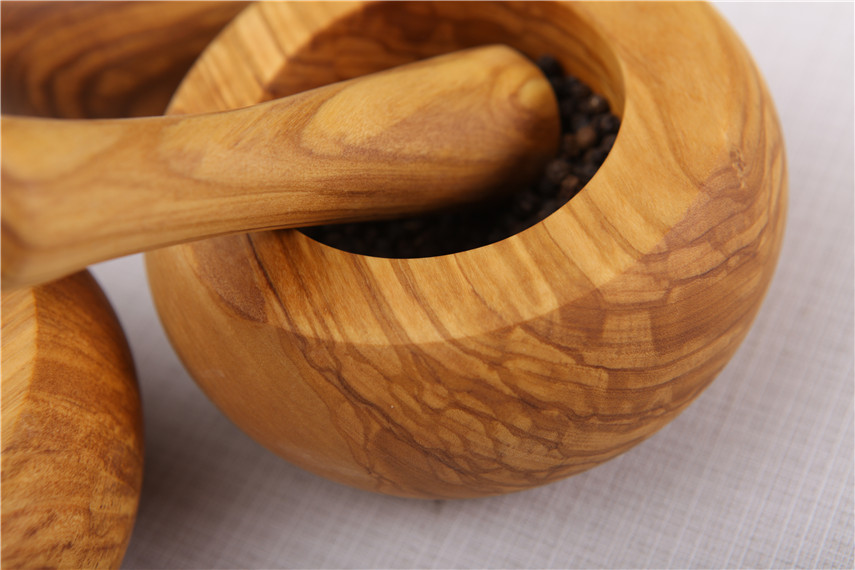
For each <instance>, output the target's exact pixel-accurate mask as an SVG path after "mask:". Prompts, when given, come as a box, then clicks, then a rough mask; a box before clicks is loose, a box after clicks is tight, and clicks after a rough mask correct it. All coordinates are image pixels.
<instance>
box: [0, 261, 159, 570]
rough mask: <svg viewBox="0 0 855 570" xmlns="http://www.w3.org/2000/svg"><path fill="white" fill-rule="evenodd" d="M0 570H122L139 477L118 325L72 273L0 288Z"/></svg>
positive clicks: (138, 423) (137, 424) (90, 284)
mask: <svg viewBox="0 0 855 570" xmlns="http://www.w3.org/2000/svg"><path fill="white" fill-rule="evenodd" d="M2 320H3V324H2V418H3V420H2V421H3V425H2V429H3V434H2V464H0V468H1V470H2V487H0V492H2V498H1V500H0V506H2V565H3V568H9V569H11V568H118V567H119V565H120V564H121V561H122V557H123V555H124V552H125V549H126V547H127V544H128V540H129V539H130V535H131V530H132V528H133V523H134V518H135V516H136V511H137V503H138V500H139V493H140V488H141V484H142V472H143V432H142V416H141V410H140V399H139V391H138V388H137V384H136V377H135V374H134V367H133V362H132V361H131V355H130V351H129V349H128V346H127V343H126V342H125V337H124V335H123V333H122V330H121V328H120V327H119V323H118V321H117V320H116V317H115V315H114V314H113V311H112V309H111V308H110V305H109V303H108V301H107V299H106V297H105V296H104V294H103V292H102V291H101V289H100V288H99V287H98V285H97V284H96V283H95V280H94V279H93V278H92V276H91V275H89V274H88V273H78V274H75V275H73V276H71V277H68V278H66V279H63V280H61V281H57V282H54V283H51V284H48V285H44V286H41V287H37V288H35V289H23V290H19V291H13V292H10V293H4V294H3V295H2Z"/></svg>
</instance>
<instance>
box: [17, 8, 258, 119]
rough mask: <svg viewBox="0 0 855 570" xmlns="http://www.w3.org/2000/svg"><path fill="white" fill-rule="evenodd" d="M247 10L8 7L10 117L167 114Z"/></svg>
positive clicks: (101, 116) (100, 116)
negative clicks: (206, 53) (219, 37)
mask: <svg viewBox="0 0 855 570" xmlns="http://www.w3.org/2000/svg"><path fill="white" fill-rule="evenodd" d="M246 5H247V3H246V2H181V1H176V2H112V1H99V2H42V1H24V2H18V1H5V2H3V3H2V4H0V36H2V38H3V40H2V41H3V50H2V52H0V59H2V62H1V63H0V99H2V106H3V113H4V114H22V115H34V116H41V117H63V118H105V117H133V116H146V115H160V114H162V113H163V111H164V110H165V109H166V105H167V103H169V99H170V98H171V97H172V94H173V92H174V91H175V88H176V87H177V86H178V84H179V83H180V81H181V79H182V78H183V77H184V74H185V73H186V71H187V70H188V69H189V68H190V66H191V65H192V63H193V61H195V59H196V57H197V56H198V55H199V53H200V52H201V51H202V50H203V49H204V48H205V46H206V45H207V44H208V43H209V42H210V41H211V40H212V39H213V38H214V36H215V35H216V34H217V33H218V32H219V31H220V29H222V27H223V26H224V25H225V24H226V23H227V22H229V21H230V20H231V19H232V18H233V17H234V16H235V15H237V14H238V13H239V12H240V11H241V10H242V9H243V8H244V7H245V6H246Z"/></svg>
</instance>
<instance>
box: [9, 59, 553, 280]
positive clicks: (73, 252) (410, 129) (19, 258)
mask: <svg viewBox="0 0 855 570" xmlns="http://www.w3.org/2000/svg"><path fill="white" fill-rule="evenodd" d="M559 129H560V120H559V116H558V106H557V102H556V100H555V95H554V93H553V91H552V88H551V87H550V85H549V81H548V80H547V79H546V77H545V76H544V75H543V74H542V73H541V72H540V70H538V68H537V67H536V66H535V65H534V64H533V63H532V62H531V61H529V60H528V59H526V58H525V57H523V56H522V55H520V54H519V53H518V52H516V51H514V50H512V49H509V48H507V47H504V46H491V47H483V48H477V49H473V50H466V51H462V52H458V53H454V54H448V55H445V56H441V57H436V58H432V59H429V60H424V61H420V62H417V63H413V64H411V65H408V66H403V67H400V68H396V69H392V70H389V71H386V72H383V73H376V74H373V75H370V76H366V77H362V78H357V79H353V80H351V81H346V82H341V83H337V84H334V85H329V86H326V87H321V88H318V89H314V90H311V91H307V92H303V93H299V94H296V95H293V96H291V97H288V98H284V99H277V100H275V101H270V102H267V103H262V104H259V105H254V106H251V107H247V108H244V109H239V110H235V111H229V112H223V113H212V114H203V115H190V116H169V117H158V118H141V119H127V120H121V119H115V120H103V121H91V120H90V121H86V120H80V121H67V120H65V121H57V120H47V119H33V118H21V117H3V119H2V139H3V161H2V183H3V194H2V202H3V208H2V235H3V250H2V261H3V265H2V277H3V287H4V288H7V289H8V288H11V287H20V286H28V285H32V284H34V283H38V282H43V281H46V280H49V279H53V278H56V277H59V276H62V275H64V274H67V273H70V272H72V271H76V270H80V269H82V268H84V267H86V266H87V265H89V264H91V263H94V262H97V261H102V260H104V259H108V258H112V257H118V256H121V255H125V254H128V253H135V252H138V251H143V250H147V249H152V248H156V247H161V246H164V245H171V244H175V243H181V242H184V241H188V240H192V239H199V238H205V237H212V236H217V235H223V234H227V233H235V232H246V231H253V230H258V229H269V228H287V227H301V226H310V225H317V224H321V223H329V222H347V221H362V220H372V219H380V218H389V217H394V216H398V215H401V214H408V213H413V212H421V211H425V210H436V209H441V208H447V207H451V206H455V205H460V204H466V203H470V202H475V201H478V200H481V199H484V197H485V196H489V195H490V194H491V193H494V192H497V191H501V190H502V189H508V188H514V187H518V186H519V185H520V184H523V183H525V182H527V181H529V180H532V179H534V178H535V176H536V175H537V174H538V173H539V172H540V170H541V169H542V167H543V165H544V164H545V163H546V161H547V160H549V159H550V158H551V157H553V156H554V155H555V153H556V152H557V149H558V143H559V134H560V133H559Z"/></svg>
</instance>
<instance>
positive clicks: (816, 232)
mask: <svg viewBox="0 0 855 570" xmlns="http://www.w3.org/2000/svg"><path fill="white" fill-rule="evenodd" d="M718 7H719V9H720V10H721V12H722V13H723V15H724V16H725V17H726V18H727V19H728V20H729V21H730V22H731V23H732V24H733V26H734V27H735V28H736V30H737V31H738V32H739V33H740V35H741V36H742V38H743V39H744V41H745V42H746V44H747V45H748V47H749V49H750V50H751V52H752V53H753V54H754V56H755V59H756V60H757V62H758V65H759V66H760V68H761V70H762V71H763V73H764V75H765V77H766V79H767V82H768V84H769V86H770V88H771V91H772V93H773V96H774V99H775V102H776V104H777V108H778V111H779V114H780V117H781V120H782V123H783V127H784V132H785V136H786V143H787V150H788V158H789V172H790V207H789V217H788V226H787V233H786V237H785V242H784V247H783V252H782V255H781V260H780V263H779V266H778V269H777V273H776V275H775V278H774V281H773V283H772V286H771V289H770V291H769V294H768V296H767V298H766V301H765V303H764V305H763V308H762V310H761V312H760V314H759V316H758V318H757V320H756V322H755V325H754V327H753V329H752V331H751V333H750V334H749V336H748V337H747V339H746V341H745V342H744V344H743V345H742V347H741V348H740V349H739V351H738V352H737V354H736V356H735V357H734V359H733V360H732V361H731V363H730V364H729V365H728V366H727V367H726V369H725V370H724V371H723V372H722V373H721V374H720V376H719V377H718V379H717V380H716V381H715V382H714V383H713V384H712V386H711V387H710V388H709V389H708V390H707V391H706V392H705V393H704V394H703V395H702V396H701V397H700V398H699V399H698V400H697V401H696V402H695V403H694V404H693V405H692V406H691V407H690V408H689V409H688V410H687V411H686V412H685V413H684V414H682V415H681V416H680V417H679V418H677V419H676V420H675V421H674V422H672V423H671V424H670V425H669V426H667V427H666V428H665V429H663V430H662V431H661V432H660V433H659V434H657V435H656V436H654V437H653V438H652V439H650V440H649V441H647V442H645V443H643V444H642V445H640V446H638V447H636V448H634V449H633V450H631V451H630V452H628V453H626V454H625V455H623V456H621V457H619V458H617V459H615V460H613V461H611V462H609V463H607V464H605V465H602V466H600V467H598V468H595V469H593V470H591V471H589V472H586V473H584V474H581V475H578V476H575V477H572V478H570V479H567V480H564V481H561V482H558V483H555V484H552V485H548V486H545V487H542V488H538V489H534V490H530V491H525V492H522V493H518V494H514V495H508V496H503V497H497V498H490V499H479V500H468V501H413V500H404V499H396V498H390V497H385V496H380V495H374V494H371V493H367V492H363V491H358V490H354V489H350V488H346V487H343V486H340V485H338V484H335V483H331V482H329V481H326V480H324V479H321V478H319V477H316V476H314V475H312V474H309V473H306V472H304V471H302V470H300V469H298V468H296V467H293V466H291V465H289V464H288V463H286V462H285V461H283V460H281V459H279V458H278V457H276V456H274V455H273V454H271V453H270V452H268V451H266V450H265V449H263V448H262V447H261V446H259V445H258V444H256V443H255V442H253V441H252V440H251V439H250V438H249V437H247V436H246V435H244V434H243V433H242V432H241V431H240V430H238V429H237V428H236V427H235V426H233V425H232V424H231V423H230V422H229V421H228V420H227V419H226V418H225V417H224V416H223V415H221V414H220V413H219V412H218V411H217V409H216V408H215V407H214V406H213V404H211V403H210V402H209V401H208V400H207V399H206V397H205V396H204V395H203V394H202V392H201V391H200V390H199V389H198V388H197V387H196V385H195V384H194V383H193V382H192V380H191V379H190V378H189V376H188V375H187V373H186V372H185V371H184V370H183V368H182V366H181V364H180V363H179V361H178V359H177V358H176V356H175V355H174V353H173V351H172V349H171V348H170V346H169V344H168V342H167V340H166V337H165V336H164V334H163V332H162V330H161V327H160V324H159V322H158V320H157V316H156V314H155V312H154V309H153V306H152V304H151V299H150V295H149V293H148V289H147V284H146V279H145V274H144V270H143V264H142V259H141V256H139V255H137V256H131V257H126V258H123V259H119V260H114V261H110V262H106V263H102V264H99V265H98V266H96V267H95V268H94V273H95V275H96V277H97V278H98V280H99V281H100V283H101V284H102V285H103V287H104V289H105V290H106V292H107V294H108V296H109V297H110V299H111V301H112V303H113V304H114V306H115V308H116V310H117V312H118V314H119V316H120V319H121V321H122V324H123V326H124V328H125V331H126V333H127V335H128V338H129V341H130V343H131V348H132V350H133V353H134V357H135V360H136V363H137V369H138V371H139V377H140V383H141V386H142V391H143V397H144V407H145V422H146V446H147V447H146V470H145V483H144V487H143V493H142V499H141V503H140V510H139V516H138V520H137V523H136V527H135V530H134V534H133V538H132V540H131V543H130V547H129V549H128V552H127V555H126V557H125V560H124V567H125V568H772V567H774V568H786V567H799V568H852V567H853V564H855V560H853V451H854V450H855V444H853V441H855V439H853V438H855V436H854V435H853V424H855V418H853V346H854V343H855V336H853V327H855V324H853V311H855V308H853V290H854V289H853V280H855V272H854V271H853V270H854V269H855V263H853V261H854V260H855V235H854V234H853V213H854V212H855V205H853V197H855V180H853V156H855V149H853V139H854V138H855V132H854V131H853V125H855V119H853V100H855V99H853V97H855V91H853V51H855V45H853V19H854V18H853V17H854V16H855V9H854V8H853V4H851V3H845V4H720V5H718ZM713 80H714V78H713Z"/></svg>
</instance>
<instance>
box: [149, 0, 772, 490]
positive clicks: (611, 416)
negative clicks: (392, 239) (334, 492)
mask: <svg viewBox="0 0 855 570" xmlns="http://www.w3.org/2000/svg"><path fill="white" fill-rule="evenodd" d="M495 42H504V43H507V44H509V45H511V46H513V47H515V48H517V49H519V50H520V51H522V52H523V53H526V54H527V55H529V56H538V55H540V54H543V53H550V54H554V55H555V56H557V57H558V59H559V60H560V61H561V62H562V64H563V65H564V66H565V68H566V69H568V70H569V71H570V72H572V73H573V74H575V75H577V76H579V77H580V78H581V79H582V80H584V81H585V82H586V83H588V84H589V85H591V87H592V88H594V89H595V90H596V91H598V92H600V93H602V94H604V95H605V96H606V98H607V99H608V100H609V102H610V104H611V108H612V110H613V111H615V112H616V113H618V114H619V115H620V116H621V118H622V126H621V129H620V132H619V133H618V135H617V139H616V142H615V144H614V147H613V149H612V151H611V153H610V155H609V156H608V157H607V158H606V160H605V163H604V164H603V166H602V167H601V169H600V170H599V172H598V173H597V174H596V175H595V176H594V177H593V179H592V180H591V181H590V183H588V184H587V185H586V187H585V188H584V189H583V190H582V191H581V192H580V193H579V195H577V196H576V197H575V198H573V199H572V200H570V201H569V202H568V203H567V204H566V205H564V206H563V207H562V208H561V209H559V210H558V211H557V212H555V213H554V214H553V215H551V216H550V217H548V218H547V219H546V220H544V221H543V222H541V223H539V224H537V225H535V226H533V227H532V228H529V229H528V230H526V231H524V232H522V233H519V234H517V235H514V236H512V237H510V238H508V239H506V240H503V241H501V242H498V243H495V244H492V245H489V246H486V247H482V248H478V249H475V250H470V251H465V252H462V253H458V254H454V255H447V256H441V257H433V258H422V259H381V258H373V257H365V256H359V255H353V254H349V253H345V252H342V251H340V250H336V249H333V248H330V247H327V246H324V245H322V244H320V243H317V242H315V241H313V240H312V239H310V238H308V237H307V236H305V235H303V234H302V233H300V232H299V231H294V230H288V231H279V232H261V233H257V234H252V235H243V236H231V237H224V238H217V239H213V240H206V241H200V242H195V243H192V244H186V245H181V246H178V247H173V248H167V249H163V250H158V251H155V252H152V253H149V254H147V256H146V259H147V265H148V271H149V279H150V283H151V288H152V292H153V296H154V299H155V303H156V306H157V308H158V311H159V313H160V316H161V319H162V322H163V324H164V326H165V328H166V330H167V332H168V334H169V337H170V339H171V341H172V343H173V346H174V347H175V348H176V350H177V352H178V353H179V355H180V356H181V358H182V360H183V362H184V363H185V365H186V366H187V368H188V370H189V371H190V372H191V374H192V375H193V377H194V378H195V380H196V381H197V382H198V383H199V385H200V386H201V387H202V388H203V389H204V391H205V392H206V393H207V394H208V395H209V396H210V398H211V399H212V400H213V401H214V402H215V403H216V404H217V405H218V406H219V407H220V409H222V410H223V411H224V412H225V413H226V414H227V415H228V416H229V417H230V418H231V419H232V420H233V421H234V422H235V423H236V424H237V425H239V426H240V427H241V428H242V429H244V430H245V431H246V432H247V433H249V434H250V435H251V436H252V437H254V438H255V439H257V440H258V441H260V442H261V443H263V444H264V445H265V446H267V447H268V448H269V449H271V450H272V451H274V452H276V453H278V454H280V455H281V456H283V457H285V458H286V459H288V460H290V461H292V462H294V463H296V464H297V465H300V466H302V467H304V468H306V469H309V470H311V471H314V472H315V473H318V474H321V475H324V476H327V477H330V478H332V479H334V480H336V481H339V482H343V483H347V484H350V485H354V486H357V487H360V488H363V489H368V490H372V491H378V492H383V493H390V494H394V495H400V496H410V497H446V498H448V497H473V496H483V495H491V494H498V493H506V492H510V491H518V490H522V489H526V488H530V487H533V486H536V485H540V484H544V483H549V482H552V481H556V480H558V479H560V478H562V477H565V476H568V475H572V474H574V473H579V472H580V471H584V470H586V469H588V468H591V467H593V466H595V465H598V464H600V463H602V462H604V461H606V460H608V459H610V458H613V457H615V456H616V455H618V454H620V453H622V452H624V451H626V450H628V449H630V448H631V447H632V446H634V445H636V444H638V443H639V442H641V441H643V440H644V439H645V438H647V437H649V436H650V435H652V434H653V433H654V432H656V431H657V430H658V429H660V428H661V427H662V426H664V425H665V424H666V423H668V422H669V421H671V420H672V419H673V418H675V417H676V416H677V415H678V414H679V413H680V412H681V411H682V410H684V409H685V408H686V407H687V406H688V405H689V403H690V402H692V401H693V400H694V399H695V398H696V397H697V396H698V395H699V394H700V393H701V392H702V391H703V389H704V388H705V387H706V386H707V385H709V383H710V382H711V381H712V380H713V379H714V378H715V376H716V374H718V373H719V372H720V371H721V370H722V368H724V366H725V364H726V363H727V362H728V360H729V359H730V357H731V356H732V355H733V353H734V351H735V350H736V349H737V347H738V346H739V344H740V342H741V341H742V339H743V338H744V337H745V335H746V333H747V332H748V330H749V327H750V325H751V322H752V320H753V318H754V316H755V314H756V313H757V310H758V308H759V306H760V303H761V301H762V299H763V296H764V294H765V291H766V289H767V286H768V284H769V282H770V280H771V278H772V274H773V271H774V267H775V263H776V259H777V257H778V252H779V249H780V245H781V238H782V235H783V231H784V217H785V210H786V166H785V156H784V146H783V141H782V138H781V131H780V126H779V124H778V120H777V117H776V114H775V110H774V106H773V104H772V101H771V99H770V97H769V93H768V91H767V89H766V87H765V85H764V83H763V81H762V79H761V77H760V76H759V74H758V72H757V69H756V68H755V65H754V63H753V62H752V60H751V57H750V56H749V54H748V53H747V52H746V50H745V48H744V47H743V46H742V44H741V43H740V41H739V39H738V38H737V37H736V35H735V34H734V32H733V31H732V30H731V29H730V28H729V26H728V25H727V24H726V22H725V21H724V20H723V19H722V18H721V17H720V16H719V15H718V14H717V13H716V11H715V10H714V9H713V8H711V7H710V6H709V5H707V4H703V3H644V2H642V3H632V2H630V3H587V2H580V3H575V2H573V3H570V2H568V3H564V2H460V3H457V2H451V3H446V2H403V3H396V2H394V3H384V2H380V3H348V4H339V3H335V4H325V3H320V4H310V3H286V4H271V3H262V4H260V5H257V6H253V7H252V8H250V9H248V10H247V11H245V12H244V13H242V14H241V15H240V16H239V17H238V18H236V19H235V20H234V21H233V22H232V24H231V25H230V26H229V27H228V28H227V29H226V30H225V31H224V33H223V34H222V35H221V36H220V37H218V38H217V40H216V41H215V42H213V43H212V44H211V45H210V46H209V49H208V50H206V52H205V53H204V54H203V56H202V57H201V58H200V60H199V62H198V63H197V65H196V66H194V68H193V69H192V70H191V71H190V73H189V74H188V76H187V78H186V79H185V81H184V82H183V83H182V85H181V87H180V89H179V90H178V92H177V94H176V97H175V99H174V100H173V102H172V104H171V107H170V112H177V113H188V112H203V111H204V112H207V111H216V110H222V109H226V108H230V107H236V106H241V105H247V104H251V103H254V102H256V101H257V100H259V97H270V96H275V95H287V94H290V93H293V92H298V91H301V90H303V89H307V88H311V87H315V86H317V85H319V84H323V83H326V82H331V81H337V80H341V79H345V78H347V77H351V76H354V75H359V74H362V73H368V72H372V71H376V70H377V69H383V68H385V67H389V66H393V65H399V64H401V63H403V62H404V61H407V60H416V59H420V58H423V57H429V56H432V55H435V54H437V53H444V52H448V51H453V50H458V49H462V48H466V47H469V46H473V45H481V44H486V43H495ZM247 68H251V69H252V73H251V74H250V73H249V72H248V71H247Z"/></svg>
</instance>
